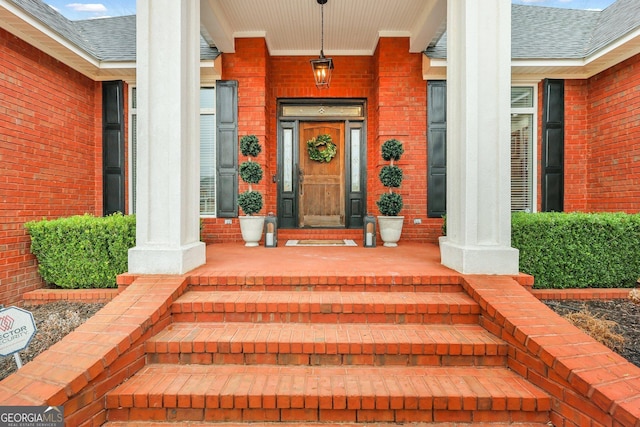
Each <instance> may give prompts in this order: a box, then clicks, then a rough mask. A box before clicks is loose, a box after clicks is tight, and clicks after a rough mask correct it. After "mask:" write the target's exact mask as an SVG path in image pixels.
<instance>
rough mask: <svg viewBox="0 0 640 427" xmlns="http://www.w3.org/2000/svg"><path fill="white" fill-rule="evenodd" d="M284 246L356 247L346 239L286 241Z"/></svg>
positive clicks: (355, 244) (354, 243)
mask: <svg viewBox="0 0 640 427" xmlns="http://www.w3.org/2000/svg"><path fill="white" fill-rule="evenodd" d="M285 246H358V244H357V243H356V242H354V241H353V240H348V239H340V240H323V239H307V240H287V243H286V244H285Z"/></svg>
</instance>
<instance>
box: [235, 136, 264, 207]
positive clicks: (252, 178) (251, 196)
mask: <svg viewBox="0 0 640 427" xmlns="http://www.w3.org/2000/svg"><path fill="white" fill-rule="evenodd" d="M261 151H262V146H261V145H260V141H259V140H258V137H257V136H255V135H245V136H243V137H242V138H241V139H240V152H241V153H242V154H243V155H245V156H247V157H249V159H247V160H246V161H244V162H242V164H241V165H240V178H241V179H242V180H243V181H244V182H246V183H247V184H249V189H248V190H247V191H245V192H243V193H240V194H238V206H240V209H242V212H244V214H245V215H253V214H257V213H258V212H260V210H261V209H262V206H263V200H262V194H261V193H260V192H259V191H254V190H253V188H252V187H251V185H252V184H257V183H259V182H260V181H261V180H262V176H263V173H262V166H260V163H257V162H254V161H252V160H251V157H256V156H257V155H258V154H260V152H261Z"/></svg>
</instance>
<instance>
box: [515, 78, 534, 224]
mask: <svg viewBox="0 0 640 427" xmlns="http://www.w3.org/2000/svg"><path fill="white" fill-rule="evenodd" d="M534 101H535V87H534V86H513V87H512V88H511V210H512V211H514V212H516V211H523V212H533V202H534V189H535V186H534V179H533V174H534V166H533V165H534V163H533V159H534V155H533V151H534V147H535V139H534V138H535V132H534V130H535V123H536V121H535V115H536V111H535V102H534Z"/></svg>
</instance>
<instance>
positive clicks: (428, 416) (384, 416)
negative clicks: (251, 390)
mask: <svg viewBox="0 0 640 427" xmlns="http://www.w3.org/2000/svg"><path fill="white" fill-rule="evenodd" d="M107 420H108V421H112V422H113V421H115V422H117V421H148V420H155V421H161V422H162V421H165V422H172V421H173V422H188V421H191V422H198V421H200V422H210V423H233V422H246V423H258V422H259V423H278V422H301V423H316V422H318V423H336V422H338V423H367V424H366V425H367V426H369V427H372V424H370V423H398V424H405V423H431V422H443V423H449V422H455V423H473V424H476V423H508V424H520V423H536V424H541V425H545V423H547V422H548V420H549V414H548V413H547V412H520V411H508V410H502V411H494V410H453V409H375V408H371V409H317V408H288V409H279V408H248V407H247V408H197V407H184V408H183V407H178V405H176V407H173V408H119V409H109V410H107ZM322 425H323V424H319V427H320V426H322ZM456 425H457V426H458V427H460V424H456ZM480 425H483V424H480ZM489 426H491V424H489Z"/></svg>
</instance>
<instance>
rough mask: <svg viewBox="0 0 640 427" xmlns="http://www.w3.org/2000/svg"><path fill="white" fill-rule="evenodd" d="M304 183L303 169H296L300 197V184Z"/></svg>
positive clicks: (301, 191) (301, 192)
mask: <svg viewBox="0 0 640 427" xmlns="http://www.w3.org/2000/svg"><path fill="white" fill-rule="evenodd" d="M303 182H304V169H302V168H298V188H299V191H298V193H299V194H300V195H301V196H302V195H303V194H304V187H303V186H302V183H303Z"/></svg>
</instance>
